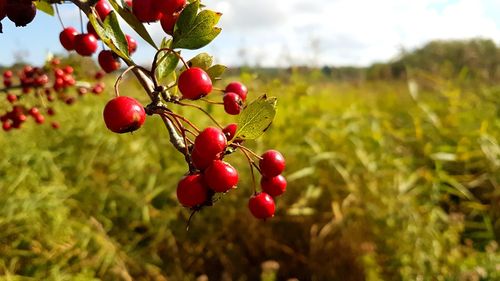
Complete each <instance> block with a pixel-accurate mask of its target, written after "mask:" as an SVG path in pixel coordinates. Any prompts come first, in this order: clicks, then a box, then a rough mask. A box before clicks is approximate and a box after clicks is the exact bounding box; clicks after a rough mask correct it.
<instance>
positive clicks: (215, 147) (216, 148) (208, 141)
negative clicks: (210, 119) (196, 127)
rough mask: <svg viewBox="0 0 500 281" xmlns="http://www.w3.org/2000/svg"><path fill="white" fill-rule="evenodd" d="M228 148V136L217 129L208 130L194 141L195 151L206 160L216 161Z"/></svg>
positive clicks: (210, 128) (209, 128)
mask: <svg viewBox="0 0 500 281" xmlns="http://www.w3.org/2000/svg"><path fill="white" fill-rule="evenodd" d="M226 146H227V139H226V136H224V133H223V132H222V131H221V130H220V129H218V128H215V127H208V128H206V129H205V130H203V131H202V132H201V133H200V134H199V135H198V136H197V137H196V139H195V140H194V149H195V150H197V152H198V153H199V154H200V156H202V157H203V158H205V159H207V158H208V159H215V158H216V157H217V156H218V155H219V154H220V153H222V152H223V151H224V150H225V149H226Z"/></svg>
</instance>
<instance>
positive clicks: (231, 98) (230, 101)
mask: <svg viewBox="0 0 500 281" xmlns="http://www.w3.org/2000/svg"><path fill="white" fill-rule="evenodd" d="M222 101H223V102H224V110H225V111H226V113H227V114H230V115H238V114H240V112H241V108H242V104H243V102H242V100H241V98H240V96H239V95H237V94H235V93H232V92H229V93H226V94H224V98H223V99H222Z"/></svg>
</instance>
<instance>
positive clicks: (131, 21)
mask: <svg viewBox="0 0 500 281" xmlns="http://www.w3.org/2000/svg"><path fill="white" fill-rule="evenodd" d="M109 3H110V4H111V6H113V9H115V11H116V12H117V13H118V14H119V15H120V17H121V18H122V19H124V20H125V21H126V22H127V23H128V25H129V26H130V27H132V29H133V30H135V32H137V34H139V36H141V37H142V39H144V40H145V41H146V42H148V43H149V44H150V45H151V46H153V48H155V49H157V50H158V47H156V44H155V41H154V40H153V38H151V35H150V34H149V32H148V31H147V30H146V28H145V27H144V24H142V23H141V22H140V21H139V20H138V19H137V18H136V17H135V16H134V14H132V12H131V11H130V10H129V9H127V8H123V6H120V5H118V2H117V1H116V0H109Z"/></svg>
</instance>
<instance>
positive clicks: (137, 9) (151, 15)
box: [132, 0, 161, 22]
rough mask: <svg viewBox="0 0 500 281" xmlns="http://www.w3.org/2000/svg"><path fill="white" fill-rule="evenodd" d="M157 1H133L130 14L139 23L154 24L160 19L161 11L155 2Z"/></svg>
mask: <svg viewBox="0 0 500 281" xmlns="http://www.w3.org/2000/svg"><path fill="white" fill-rule="evenodd" d="M157 1H159V0H133V1H132V13H133V14H134V15H135V17H136V18H137V19H138V20H139V21H140V22H155V21H157V20H159V19H160V18H161V11H160V10H159V9H158V8H157V7H156V5H155V2H157Z"/></svg>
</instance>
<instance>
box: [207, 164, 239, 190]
mask: <svg viewBox="0 0 500 281" xmlns="http://www.w3.org/2000/svg"><path fill="white" fill-rule="evenodd" d="M204 178H205V181H206V182H207V184H208V187H210V189H212V190H213V191H215V192H226V191H228V190H230V189H231V188H234V187H235V186H236V185H237V184H238V172H237V171H236V169H235V168H233V166H231V165H229V164H228V163H226V162H224V161H221V160H215V161H213V162H212V164H211V165H210V166H209V167H208V168H207V169H206V170H205V173H204Z"/></svg>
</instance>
